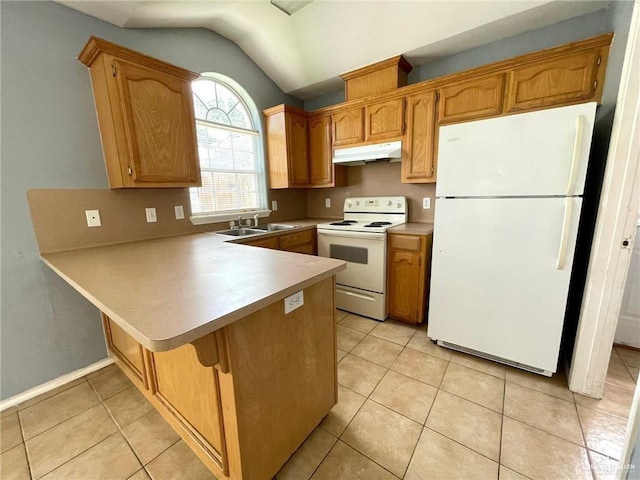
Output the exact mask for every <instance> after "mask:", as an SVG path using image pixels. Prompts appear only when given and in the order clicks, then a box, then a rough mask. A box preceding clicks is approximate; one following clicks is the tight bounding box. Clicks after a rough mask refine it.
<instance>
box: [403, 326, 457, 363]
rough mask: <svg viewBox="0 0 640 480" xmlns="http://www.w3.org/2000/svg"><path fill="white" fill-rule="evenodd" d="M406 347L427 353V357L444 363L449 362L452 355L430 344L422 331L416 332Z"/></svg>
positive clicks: (449, 351) (446, 349) (444, 349)
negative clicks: (429, 356)
mask: <svg viewBox="0 0 640 480" xmlns="http://www.w3.org/2000/svg"><path fill="white" fill-rule="evenodd" d="M407 347H408V348H411V349H413V350H418V351H419V352H422V353H428V354H429V355H433V356H434V357H438V358H441V359H443V360H446V361H449V360H451V354H452V353H453V351H452V350H449V349H448V348H444V347H441V346H440V345H438V344H437V343H434V342H432V341H431V340H430V339H429V337H428V336H427V333H426V332H424V331H422V330H416V332H415V333H414V334H413V337H411V340H409V343H407Z"/></svg>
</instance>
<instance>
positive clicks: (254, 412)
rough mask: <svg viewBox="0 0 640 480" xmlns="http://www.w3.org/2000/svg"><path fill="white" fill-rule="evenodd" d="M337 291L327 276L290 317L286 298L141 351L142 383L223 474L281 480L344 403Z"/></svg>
mask: <svg viewBox="0 0 640 480" xmlns="http://www.w3.org/2000/svg"><path fill="white" fill-rule="evenodd" d="M334 290H335V280H334V277H331V278H327V279H324V280H321V281H320V282H318V283H316V284H314V285H311V286H310V287H307V288H306V289H304V300H305V302H304V305H302V306H301V307H299V308H297V309H296V310H293V311H292V312H290V313H288V314H286V315H285V313H284V302H283V301H277V302H275V303H273V304H271V305H267V306H266V307H264V308H262V309H261V310H258V311H257V312H255V313H252V314H250V315H248V316H246V317H244V318H242V319H240V320H237V321H236V322H233V323H231V324H230V325H227V326H226V327H223V328H222V329H220V330H216V331H215V332H212V333H209V334H207V335H205V336H204V337H202V338H200V339H198V340H196V341H194V342H191V343H189V344H186V345H183V346H181V347H178V348H176V349H173V350H169V351H166V352H150V351H148V350H146V349H144V348H142V347H140V348H141V350H143V353H144V354H145V355H147V360H145V362H143V365H147V366H148V368H146V369H145V370H144V372H145V376H146V378H147V384H148V386H149V388H148V389H147V388H144V387H143V386H142V385H141V384H140V383H136V385H137V386H138V387H139V388H140V390H141V392H142V393H143V394H144V395H145V396H146V398H147V399H148V400H149V401H150V402H151V403H152V404H153V405H154V407H155V408H156V409H157V410H158V412H159V413H160V414H161V415H162V416H163V417H164V418H165V420H167V422H168V423H169V424H170V425H171V426H172V427H173V429H174V430H175V431H176V432H177V433H178V434H179V435H180V436H181V437H182V439H183V440H184V441H185V442H186V443H187V444H188V445H189V447H190V448H191V449H192V450H193V451H194V452H195V453H196V455H197V456H198V457H199V458H200V459H201V460H202V461H203V462H204V464H205V465H206V466H207V467H208V468H209V469H210V470H211V471H212V472H213V473H214V475H215V476H216V477H217V478H218V479H238V480H240V479H244V480H269V479H271V478H274V477H275V474H276V473H277V472H278V470H280V468H282V466H283V465H284V464H285V463H286V461H287V460H288V458H289V457H290V456H291V455H292V454H293V453H294V452H295V450H296V449H297V448H298V447H299V446H300V445H301V444H302V442H304V440H305V439H306V438H307V436H308V435H309V434H311V432H312V431H313V430H314V428H315V427H316V426H317V425H318V424H319V423H320V421H321V420H322V419H323V418H324V417H325V416H326V415H327V413H328V412H329V410H330V409H331V408H332V407H333V406H334V405H335V403H336V401H337V375H336V361H335V359H336V354H337V351H336V337H335V335H336V332H335V324H334V311H335V300H334ZM105 319H106V323H109V324H110V325H111V327H113V326H114V324H113V322H111V321H109V319H107V318H106V317H105ZM118 328H119V327H118ZM122 335H124V336H126V338H128V339H127V340H126V342H125V343H126V344H127V345H129V344H131V345H132V344H134V343H135V344H137V345H138V346H139V344H138V343H137V342H136V341H135V340H134V339H133V338H131V337H129V336H128V335H127V334H126V333H124V332H123V333H122ZM109 338H110V337H109V334H107V339H108V341H109V342H110V340H109ZM123 338H125V337H123ZM123 348H124V347H123ZM109 349H110V352H111V353H112V355H114V356H115V357H116V360H118V362H117V363H118V365H119V366H120V367H121V368H123V371H124V372H125V373H126V374H127V375H128V376H129V377H130V378H131V376H132V373H131V371H130V370H129V369H128V367H127V366H126V365H128V364H123V362H122V361H121V359H120V357H119V353H117V351H116V350H115V349H114V348H113V347H112V346H111V343H110V348H109Z"/></svg>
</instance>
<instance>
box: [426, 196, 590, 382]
mask: <svg viewBox="0 0 640 480" xmlns="http://www.w3.org/2000/svg"><path fill="white" fill-rule="evenodd" d="M581 207H582V199H580V198H567V199H565V198H509V199H491V198H490V199H438V200H437V201H436V218H435V224H436V225H437V228H436V229H435V231H434V244H433V259H432V270H431V287H430V299H429V324H428V331H427V333H428V335H429V337H431V338H432V339H434V340H442V341H446V342H449V343H453V344H457V345H460V346H463V347H466V348H469V349H473V350H477V351H480V352H484V353H488V354H490V355H493V356H496V357H500V358H503V359H506V360H509V361H512V362H517V363H521V364H524V365H528V366H531V367H534V368H536V369H540V370H545V371H550V372H555V371H556V366H557V361H558V352H559V348H560V337H561V334H562V326H563V323H564V315H565V308H566V304H567V294H568V290H569V279H570V275H571V266H572V263H573V254H574V250H575V243H576V233H577V228H578V220H579V218H580V209H581ZM565 217H566V218H565Z"/></svg>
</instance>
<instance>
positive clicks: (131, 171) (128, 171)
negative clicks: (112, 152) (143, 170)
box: [127, 167, 133, 176]
mask: <svg viewBox="0 0 640 480" xmlns="http://www.w3.org/2000/svg"><path fill="white" fill-rule="evenodd" d="M127 173H128V174H129V176H131V175H133V169H132V168H131V167H127Z"/></svg>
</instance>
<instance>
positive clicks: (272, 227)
mask: <svg viewBox="0 0 640 480" xmlns="http://www.w3.org/2000/svg"><path fill="white" fill-rule="evenodd" d="M297 226H298V225H283V224H281V223H267V224H266V225H258V226H257V227H252V229H253V230H255V229H258V230H262V231H267V232H277V231H278V230H291V229H292V228H296V227H297Z"/></svg>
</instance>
